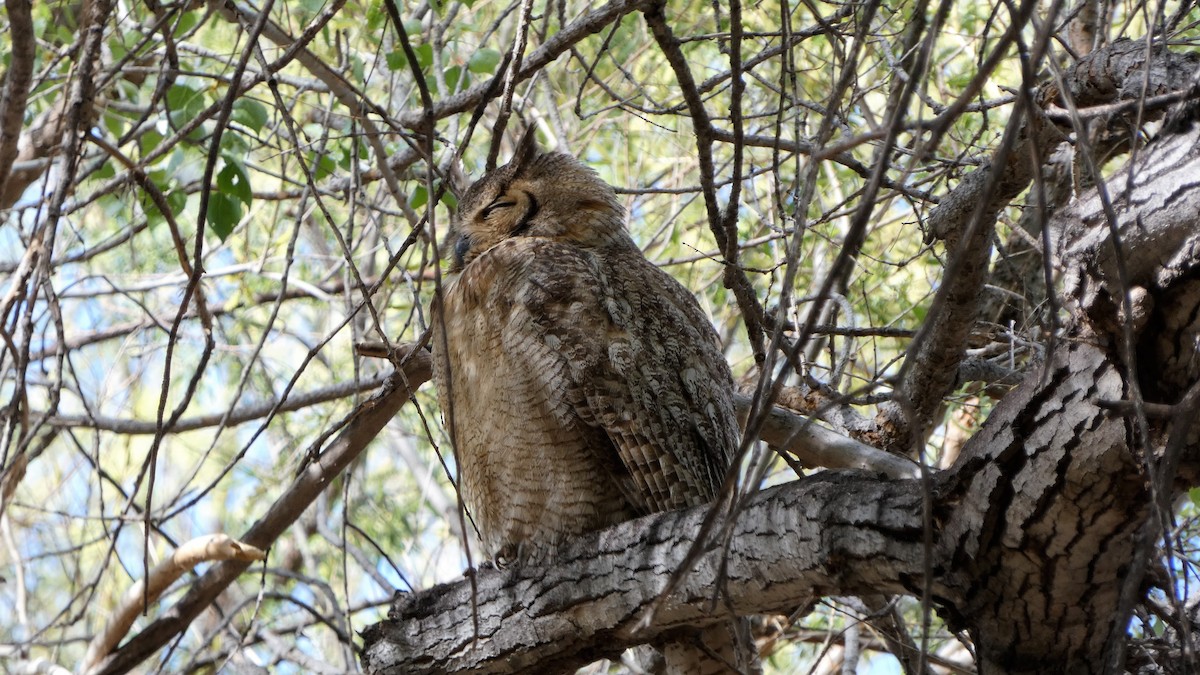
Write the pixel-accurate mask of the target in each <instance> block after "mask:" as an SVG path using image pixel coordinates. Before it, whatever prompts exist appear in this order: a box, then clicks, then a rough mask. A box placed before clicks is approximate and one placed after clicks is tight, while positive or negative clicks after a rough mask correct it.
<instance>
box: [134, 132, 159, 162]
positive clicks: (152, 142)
mask: <svg viewBox="0 0 1200 675" xmlns="http://www.w3.org/2000/svg"><path fill="white" fill-rule="evenodd" d="M162 140H163V135H162V134H160V133H158V132H157V131H155V130H153V129H151V130H150V131H147V132H146V133H144V134H142V135H141V138H139V139H138V148H139V149H140V150H141V151H142V156H143V157H144V156H146V155H148V154H150V153H151V152H154V151H155V150H156V149H158V144H159V143H162Z"/></svg>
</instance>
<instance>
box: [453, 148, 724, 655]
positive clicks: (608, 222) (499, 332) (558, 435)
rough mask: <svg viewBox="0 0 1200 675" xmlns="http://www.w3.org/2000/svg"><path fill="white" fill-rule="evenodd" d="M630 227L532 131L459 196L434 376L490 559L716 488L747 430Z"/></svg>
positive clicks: (709, 495)
mask: <svg viewBox="0 0 1200 675" xmlns="http://www.w3.org/2000/svg"><path fill="white" fill-rule="evenodd" d="M623 221H624V218H623V213H622V209H621V207H620V205H619V204H618V202H617V200H616V195H615V194H614V193H613V190H612V188H611V187H609V186H608V185H607V184H605V183H604V182H603V181H601V180H600V179H599V177H598V176H596V174H595V173H594V172H593V171H591V170H590V169H588V168H586V167H584V166H583V165H582V164H580V163H579V162H578V161H577V160H575V159H574V158H572V157H570V156H568V155H565V154H561V153H541V152H539V151H538V149H537V147H536V145H535V144H534V141H533V136H532V134H527V135H526V137H525V138H524V139H523V140H522V142H521V143H520V146H519V148H518V151H517V153H516V156H515V157H514V158H513V160H512V161H511V162H510V163H509V164H507V165H505V166H503V167H501V168H499V169H497V170H495V171H493V172H491V173H490V174H488V175H487V176H485V177H484V178H482V179H481V180H479V181H478V182H477V183H475V184H474V185H473V186H471V188H470V189H469V190H468V191H467V193H466V195H465V196H464V197H463V198H462V200H461V201H460V204H459V212H458V215H457V217H456V218H455V220H454V224H453V230H452V233H451V234H452V237H451V241H452V242H453V243H454V256H455V261H454V265H453V268H452V271H455V272H458V276H457V278H453V279H451V280H450V281H448V282H447V284H446V285H445V287H444V288H443V294H442V299H441V304H440V309H439V313H440V316H435V318H434V321H433V325H434V335H433V349H434V353H435V368H434V375H435V379H436V382H437V387H438V396H439V400H440V403H441V406H442V410H443V415H444V418H445V421H446V424H447V428H448V430H449V432H450V435H451V439H452V441H453V443H454V449H455V457H456V461H457V464H458V471H459V478H460V485H461V489H462V491H463V499H464V501H465V502H466V506H467V509H468V511H469V512H470V514H471V515H472V517H473V519H474V522H475V523H476V526H477V527H478V529H479V533H480V536H481V539H482V541H483V546H484V548H485V550H486V553H487V554H488V555H493V556H494V555H504V556H514V555H516V553H517V551H518V550H520V551H521V552H522V553H525V554H529V553H537V552H541V551H547V550H550V549H552V548H553V547H554V546H556V545H558V544H559V543H560V542H561V541H563V540H564V539H565V538H568V537H571V536H574V535H578V534H580V533H582V532H587V531H590V530H596V529H600V528H603V527H607V526H609V525H613V524H616V523H618V522H621V521H625V520H628V519H630V518H634V517H636V516H639V515H644V514H647V513H653V512H658V511H664V510H668V509H676V508H683V507H687V506H696V505H700V504H704V503H707V502H710V501H712V500H713V499H714V498H715V497H716V496H717V494H718V492H719V490H720V486H721V483H722V481H723V477H724V475H725V471H726V469H727V468H728V467H729V464H730V462H731V459H732V455H733V453H734V451H735V449H736V447H737V442H738V437H739V432H738V425H737V418H736V417H735V413H734V407H733V379H732V376H731V374H730V371H729V367H728V365H727V364H726V362H725V359H724V357H723V355H722V353H721V349H720V343H719V340H718V338H717V335H716V332H715V331H714V330H713V328H712V325H711V323H710V322H709V320H708V318H707V317H706V316H705V314H704V312H703V311H701V309H700V307H699V305H697V303H696V300H695V298H694V297H693V296H692V295H691V294H690V293H689V292H688V291H687V290H686V289H684V288H683V287H682V286H681V285H680V284H679V283H678V282H676V281H675V280H674V279H672V278H671V277H670V276H668V275H667V274H666V273H664V272H663V271H661V270H659V269H658V268H657V267H655V266H654V265H653V264H651V263H650V262H649V261H647V260H646V259H645V257H644V256H643V255H642V253H641V251H640V250H639V249H638V248H637V246H636V245H635V244H634V243H633V240H632V239H630V237H629V235H628V234H627V233H626V231H625V228H624V225H623ZM679 672H684V671H679ZM713 672H722V670H719V669H718V670H714V671H713Z"/></svg>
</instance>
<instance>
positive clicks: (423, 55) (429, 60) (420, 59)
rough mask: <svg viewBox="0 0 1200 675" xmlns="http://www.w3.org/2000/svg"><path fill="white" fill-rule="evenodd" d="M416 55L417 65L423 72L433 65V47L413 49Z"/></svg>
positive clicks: (420, 46)
mask: <svg viewBox="0 0 1200 675" xmlns="http://www.w3.org/2000/svg"><path fill="white" fill-rule="evenodd" d="M413 51H414V52H416V53H417V65H418V66H421V70H425V69H426V68H429V67H430V66H432V65H433V45H431V44H423V45H417V46H416V47H414V48H413Z"/></svg>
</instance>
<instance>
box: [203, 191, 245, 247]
mask: <svg viewBox="0 0 1200 675" xmlns="http://www.w3.org/2000/svg"><path fill="white" fill-rule="evenodd" d="M241 219H242V203H241V202H239V201H238V200H237V199H235V198H233V197H230V196H229V195H226V194H222V193H220V192H214V193H212V194H210V195H209V197H208V213H207V214H206V217H205V220H207V221H208V226H209V227H210V228H212V231H213V234H215V235H217V237H219V238H220V239H221V241H225V239H226V238H228V237H229V235H230V234H232V233H233V228H234V227H236V226H237V224H238V221H239V220H241Z"/></svg>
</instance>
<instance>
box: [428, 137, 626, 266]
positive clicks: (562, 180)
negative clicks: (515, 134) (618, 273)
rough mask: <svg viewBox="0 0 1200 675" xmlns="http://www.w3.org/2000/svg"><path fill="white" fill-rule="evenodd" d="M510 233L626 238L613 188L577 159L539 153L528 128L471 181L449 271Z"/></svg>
mask: <svg viewBox="0 0 1200 675" xmlns="http://www.w3.org/2000/svg"><path fill="white" fill-rule="evenodd" d="M513 237H544V238H547V239H554V240H559V241H563V242H568V243H572V244H576V245H580V246H596V247H599V246H605V245H609V244H614V243H617V242H624V241H626V240H628V235H627V234H626V233H625V229H624V215H623V212H622V209H621V205H620V204H619V203H618V202H617V196H616V194H615V193H614V192H613V189H612V188H611V187H610V186H609V185H608V184H607V183H605V182H604V181H602V180H600V177H599V176H597V175H596V172H595V171H592V170H591V169H589V168H588V167H586V166H584V165H583V164H581V163H580V162H579V160H577V159H575V158H574V157H571V156H570V155H567V154H563V153H561V152H542V151H541V150H539V149H538V147H537V141H536V139H535V137H534V129H533V127H530V128H529V130H528V131H526V132H525V134H524V136H522V137H521V142H520V143H519V144H518V145H517V152H516V154H515V155H513V158H512V160H511V161H510V162H509V163H508V164H505V165H504V166H502V167H500V168H498V169H496V170H495V171H492V172H490V173H488V174H487V175H486V176H484V177H483V178H480V179H479V180H478V181H476V182H475V184H473V185H472V186H471V187H470V188H469V189H468V190H467V192H466V194H465V195H463V197H462V198H461V199H460V200H459V203H458V212H457V213H456V214H455V216H454V218H453V220H452V224H451V237H450V241H451V242H452V244H453V246H454V252H453V255H454V264H453V266H452V269H453V270H460V269H462V268H463V267H465V266H466V265H467V264H468V263H470V262H471V261H472V260H474V259H475V258H477V257H478V256H479V255H481V254H482V253H483V252H485V251H487V250H488V249H490V248H491V247H493V246H495V245H496V244H499V243H500V242H502V241H504V240H506V239H510V238H513Z"/></svg>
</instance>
